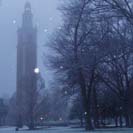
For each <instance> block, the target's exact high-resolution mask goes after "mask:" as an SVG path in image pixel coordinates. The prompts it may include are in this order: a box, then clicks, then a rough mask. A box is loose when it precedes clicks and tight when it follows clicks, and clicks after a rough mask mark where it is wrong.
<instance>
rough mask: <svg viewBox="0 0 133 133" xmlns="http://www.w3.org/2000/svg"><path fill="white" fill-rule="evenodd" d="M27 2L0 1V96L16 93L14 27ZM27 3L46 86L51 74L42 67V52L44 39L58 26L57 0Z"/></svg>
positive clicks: (17, 25)
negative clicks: (30, 9) (30, 8)
mask: <svg viewBox="0 0 133 133" xmlns="http://www.w3.org/2000/svg"><path fill="white" fill-rule="evenodd" d="M26 1H27V0H2V4H1V7H0V97H1V96H2V97H3V96H5V95H9V96H11V94H13V92H15V90H16V45H17V38H16V37H17V33H16V31H17V28H18V27H20V26H21V20H22V13H23V11H24V4H25V2H26ZM28 1H30V2H31V6H32V10H33V14H34V23H35V24H37V25H38V51H39V54H38V58H39V63H38V64H39V67H40V69H41V71H42V73H43V75H45V80H46V83H48V81H49V80H50V79H51V74H50V72H48V71H47V70H46V69H45V68H44V67H43V65H42V53H43V51H44V52H45V53H46V51H47V50H46V47H45V44H46V40H47V37H48V36H49V35H50V34H51V33H52V31H54V29H56V28H58V27H59V25H60V22H61V21H60V13H59V11H58V10H57V7H58V6H59V4H60V3H59V0H28Z"/></svg>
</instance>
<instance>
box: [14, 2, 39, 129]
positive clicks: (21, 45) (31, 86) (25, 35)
mask: <svg viewBox="0 0 133 133" xmlns="http://www.w3.org/2000/svg"><path fill="white" fill-rule="evenodd" d="M17 34H18V44H17V85H16V86H17V90H16V92H17V98H16V99H17V112H18V113H17V126H19V127H21V126H22V125H23V124H27V125H28V126H33V121H34V120H33V119H34V116H33V115H34V114H33V109H34V105H35V102H36V96H35V95H36V94H35V93H36V89H37V76H36V73H35V68H36V67H37V30H36V27H34V25H33V14H32V10H31V5H30V3H29V2H27V3H26V4H25V8H24V13H23V18H22V26H21V28H19V29H18V33H17Z"/></svg>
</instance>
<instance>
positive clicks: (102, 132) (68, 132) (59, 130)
mask: <svg viewBox="0 0 133 133" xmlns="http://www.w3.org/2000/svg"><path fill="white" fill-rule="evenodd" d="M0 133H88V132H86V131H85V130H84V129H80V128H76V129H75V128H70V127H54V128H45V129H43V130H35V131H27V130H21V131H15V128H0ZM89 133H133V129H131V128H129V129H128V128H122V129H120V128H117V129H113V128H112V129H99V130H95V131H93V132H89Z"/></svg>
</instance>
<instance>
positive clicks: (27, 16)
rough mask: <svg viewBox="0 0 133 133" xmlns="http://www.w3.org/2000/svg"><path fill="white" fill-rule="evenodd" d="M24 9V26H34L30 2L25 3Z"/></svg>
mask: <svg viewBox="0 0 133 133" xmlns="http://www.w3.org/2000/svg"><path fill="white" fill-rule="evenodd" d="M24 9H25V10H24V14H23V26H24V27H26V28H29V27H32V26H33V23H32V19H33V15H32V11H31V4H30V2H26V3H25V6H24Z"/></svg>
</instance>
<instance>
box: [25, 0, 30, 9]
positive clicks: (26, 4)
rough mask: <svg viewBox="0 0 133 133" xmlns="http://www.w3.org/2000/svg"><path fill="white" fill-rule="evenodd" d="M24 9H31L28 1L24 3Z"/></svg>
mask: <svg viewBox="0 0 133 133" xmlns="http://www.w3.org/2000/svg"><path fill="white" fill-rule="evenodd" d="M25 11H31V4H30V2H28V1H27V2H26V3H25Z"/></svg>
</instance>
